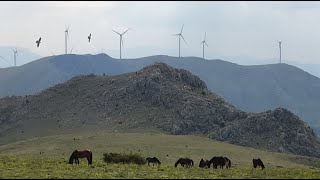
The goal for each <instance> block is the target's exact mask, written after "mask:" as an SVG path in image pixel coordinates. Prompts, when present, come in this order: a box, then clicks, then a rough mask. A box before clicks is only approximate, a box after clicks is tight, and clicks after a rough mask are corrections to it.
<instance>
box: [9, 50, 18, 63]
mask: <svg viewBox="0 0 320 180" xmlns="http://www.w3.org/2000/svg"><path fill="white" fill-rule="evenodd" d="M11 50H12V51H13V59H14V66H17V54H18V52H19V51H18V50H17V48H16V50H14V49H12V48H11Z"/></svg>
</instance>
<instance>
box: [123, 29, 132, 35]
mask: <svg viewBox="0 0 320 180" xmlns="http://www.w3.org/2000/svg"><path fill="white" fill-rule="evenodd" d="M129 29H131V28H129ZM129 29H127V30H126V31H125V32H124V33H122V35H124V34H125V33H126V32H128V31H129Z"/></svg>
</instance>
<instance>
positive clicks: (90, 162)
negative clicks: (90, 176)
mask: <svg viewBox="0 0 320 180" xmlns="http://www.w3.org/2000/svg"><path fill="white" fill-rule="evenodd" d="M89 164H92V152H91V151H90V161H89Z"/></svg>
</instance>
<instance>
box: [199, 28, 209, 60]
mask: <svg viewBox="0 0 320 180" xmlns="http://www.w3.org/2000/svg"><path fill="white" fill-rule="evenodd" d="M206 35H207V33H206V32H205V33H204V40H203V41H202V42H201V43H200V44H202V58H203V59H204V44H206V45H207V47H208V44H207V42H206Z"/></svg>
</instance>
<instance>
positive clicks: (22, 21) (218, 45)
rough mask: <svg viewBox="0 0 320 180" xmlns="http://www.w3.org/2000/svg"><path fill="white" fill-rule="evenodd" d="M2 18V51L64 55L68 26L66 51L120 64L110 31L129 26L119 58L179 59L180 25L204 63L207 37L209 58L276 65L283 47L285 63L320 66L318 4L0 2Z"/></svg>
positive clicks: (184, 51)
mask: <svg viewBox="0 0 320 180" xmlns="http://www.w3.org/2000/svg"><path fill="white" fill-rule="evenodd" d="M0 17H1V18H0V24H1V28H0V34H1V35H0V36H1V41H0V46H2V47H20V48H25V49H28V50H30V51H31V52H33V53H35V54H38V55H40V56H50V55H53V54H55V55H57V54H62V53H64V51H65V45H64V44H65V37H64V36H65V35H64V31H65V27H66V26H69V27H70V28H69V41H68V47H69V48H68V51H69V52H71V49H72V52H73V53H76V54H97V53H102V52H103V53H106V54H108V55H110V56H112V57H114V58H119V45H120V44H119V35H117V34H116V33H114V32H113V31H112V30H113V29H114V30H116V31H119V32H124V31H125V30H126V29H127V28H132V29H130V30H129V31H128V32H127V33H126V34H125V35H123V41H124V47H123V49H122V57H123V58H137V57H145V56H151V55H159V54H165V55H170V56H178V37H177V36H173V35H174V34H176V33H179V32H180V30H181V27H182V25H183V24H184V29H183V32H182V35H183V36H184V38H185V40H186V41H187V44H185V43H184V42H183V41H181V55H182V56H197V57H202V45H201V44H200V43H201V41H203V39H204V34H205V32H206V34H207V35H206V42H207V44H208V47H205V58H206V59H217V58H220V59H226V58H228V57H229V58H230V57H233V60H234V61H236V62H237V63H240V64H250V63H251V64H255V63H256V64H259V63H261V61H266V62H275V63H276V62H278V61H279V45H278V42H277V41H282V58H283V61H285V60H290V61H292V62H296V63H302V64H304V63H306V64H320V61H319V60H318V59H319V58H318V56H319V47H320V35H319V34H320V33H319V32H320V23H319V19H320V2H313V1H309V2H307V1H301V2H297V1H292V2H287V1H284V2H281V1H257V2H251V1H248V2H246V1H234V2H232V1H227V2H224V1H221V2H219V1H213V2H208V1H203V2H201V1H193V2H189V1H188V2H187V1H186V2H174V1H162V2H161V1H160V2H156V1H153V2H143V1H140V2H139V1H135V2H132V1H130V2H126V1H122V2H113V1H105V2H103V1H87V2H86V1H81V2H75V1H70V2H68V1H63V2H58V1H56V2H55V1H47V2H43V1H34V2H32V1H26V2H24V1H19V2H14V1H10V2H9V1H7V2H6V1H1V2H0ZM90 33H91V34H92V40H91V43H88V38H87V36H88V35H89V34H90ZM39 37H42V43H41V44H40V47H39V48H37V47H36V43H35V41H36V40H37V39H39ZM0 56H1V54H0ZM231 59H232V58H231ZM258 61H260V62H258Z"/></svg>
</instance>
